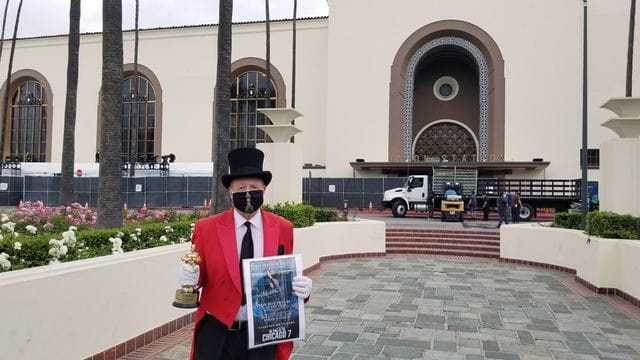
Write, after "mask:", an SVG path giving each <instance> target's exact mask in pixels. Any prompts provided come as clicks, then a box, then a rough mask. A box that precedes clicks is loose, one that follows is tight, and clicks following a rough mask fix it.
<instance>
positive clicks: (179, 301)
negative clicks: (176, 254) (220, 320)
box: [173, 244, 200, 309]
mask: <svg viewBox="0 0 640 360" xmlns="http://www.w3.org/2000/svg"><path fill="white" fill-rule="evenodd" d="M180 260H182V262H184V263H185V264H189V265H191V266H195V264H196V263H198V262H200V254H198V253H197V252H196V246H195V245H194V244H191V250H189V251H187V252H186V253H185V254H184V256H183V257H182V258H181V259H180ZM198 305H199V304H198V290H196V289H195V288H194V287H193V285H182V287H181V288H180V289H178V290H176V299H175V301H174V302H173V306H175V307H179V308H182V309H193V308H196V307H198Z"/></svg>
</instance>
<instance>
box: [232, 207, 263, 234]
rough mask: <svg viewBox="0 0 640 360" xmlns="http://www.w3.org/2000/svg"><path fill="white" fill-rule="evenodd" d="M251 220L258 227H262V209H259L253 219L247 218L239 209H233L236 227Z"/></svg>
mask: <svg viewBox="0 0 640 360" xmlns="http://www.w3.org/2000/svg"><path fill="white" fill-rule="evenodd" d="M247 221H249V222H250V223H251V225H253V226H254V227H255V228H256V229H262V210H258V211H257V212H256V213H255V214H254V215H253V217H251V219H249V220H247V219H245V218H244V216H242V215H241V214H240V211H238V209H235V208H234V209H233V222H234V224H235V226H236V228H239V227H241V226H244V223H246V222H247Z"/></svg>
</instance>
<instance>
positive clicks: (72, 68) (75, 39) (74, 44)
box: [60, 0, 80, 205]
mask: <svg viewBox="0 0 640 360" xmlns="http://www.w3.org/2000/svg"><path fill="white" fill-rule="evenodd" d="M68 47H69V55H68V59H67V98H66V101H65V105H64V136H63V142H62V178H61V179H60V203H61V204H64V205H70V204H71V203H72V202H73V167H74V166H73V165H74V157H75V131H76V105H77V99H78V60H79V52H80V0H71V8H70V10H69V45H68Z"/></svg>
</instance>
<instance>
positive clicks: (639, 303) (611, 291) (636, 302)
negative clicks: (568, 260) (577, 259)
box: [500, 257, 640, 308]
mask: <svg viewBox="0 0 640 360" xmlns="http://www.w3.org/2000/svg"><path fill="white" fill-rule="evenodd" d="M500 262H504V263H510V264H517V265H527V266H533V267H539V268H543V269H550V270H557V271H562V272H566V273H569V274H573V275H575V280H576V282H578V283H580V284H581V285H583V286H584V287H586V288H587V289H589V290H591V291H593V292H594V293H596V294H600V295H614V296H617V297H619V298H621V299H623V300H624V301H626V302H628V303H629V304H631V305H633V306H635V307H638V308H640V299H639V298H637V297H635V296H632V295H630V294H627V293H626V292H624V291H622V290H620V289H617V288H605V287H597V286H595V285H593V284H592V283H590V282H588V281H587V280H585V279H583V278H581V277H580V276H578V275H576V270H575V269H570V268H567V267H564V266H558V265H553V264H545V263H540V262H535V261H528V260H520V259H508V258H502V257H501V258H500Z"/></svg>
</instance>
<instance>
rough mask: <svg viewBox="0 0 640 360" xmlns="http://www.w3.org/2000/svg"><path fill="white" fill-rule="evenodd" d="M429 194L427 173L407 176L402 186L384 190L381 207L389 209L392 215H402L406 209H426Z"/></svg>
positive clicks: (405, 212)
mask: <svg viewBox="0 0 640 360" xmlns="http://www.w3.org/2000/svg"><path fill="white" fill-rule="evenodd" d="M428 196H429V177H428V176H427V175H414V176H409V177H408V178H407V181H405V183H404V186H403V187H401V188H395V189H391V190H387V191H385V192H384V197H383V198H382V207H383V208H385V209H391V212H392V213H393V216H395V217H403V216H405V215H406V214H407V211H408V210H415V211H426V209H427V197H428Z"/></svg>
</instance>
